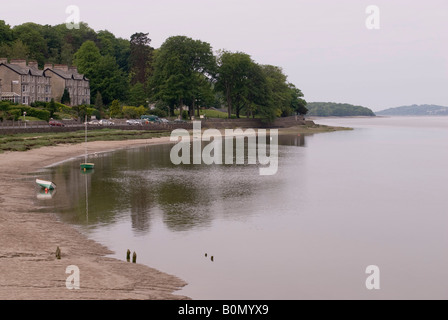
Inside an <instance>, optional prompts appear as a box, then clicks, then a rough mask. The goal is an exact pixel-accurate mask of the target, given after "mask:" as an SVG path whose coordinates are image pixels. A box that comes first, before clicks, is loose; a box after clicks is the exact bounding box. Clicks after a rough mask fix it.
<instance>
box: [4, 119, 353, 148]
mask: <svg viewBox="0 0 448 320" xmlns="http://www.w3.org/2000/svg"><path fill="white" fill-rule="evenodd" d="M340 130H351V128H343V127H331V126H324V125H313V126H295V127H290V128H284V129H280V130H279V133H280V134H313V133H322V132H333V131H340ZM170 134H171V132H169V131H141V130H118V129H101V130H92V131H91V132H89V135H88V139H87V140H88V141H89V142H91V141H114V140H131V139H151V138H158V137H164V136H169V135H170ZM84 141H85V132H84V130H80V131H74V132H59V133H22V134H15V135H0V153H3V152H5V151H26V150H31V149H36V148H41V147H47V146H55V145H58V144H76V143H83V142H84Z"/></svg>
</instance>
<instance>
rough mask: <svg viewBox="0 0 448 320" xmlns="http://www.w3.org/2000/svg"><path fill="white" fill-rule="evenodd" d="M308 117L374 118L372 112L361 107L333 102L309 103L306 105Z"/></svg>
mask: <svg viewBox="0 0 448 320" xmlns="http://www.w3.org/2000/svg"><path fill="white" fill-rule="evenodd" d="M307 108H308V109H309V111H308V115H309V116H316V117H357V116H358V117H359V116H364V117H374V116H375V113H373V111H372V110H370V109H369V108H366V107H362V106H354V105H351V104H347V103H335V102H310V103H308V105H307Z"/></svg>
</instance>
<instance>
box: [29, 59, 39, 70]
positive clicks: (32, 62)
mask: <svg viewBox="0 0 448 320" xmlns="http://www.w3.org/2000/svg"><path fill="white" fill-rule="evenodd" d="M28 67H30V68H33V69H39V65H38V64H37V61H28Z"/></svg>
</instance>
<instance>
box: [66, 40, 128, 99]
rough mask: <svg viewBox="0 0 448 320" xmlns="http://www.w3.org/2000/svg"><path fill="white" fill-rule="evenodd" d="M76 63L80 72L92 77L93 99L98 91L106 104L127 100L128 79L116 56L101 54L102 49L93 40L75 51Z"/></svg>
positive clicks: (91, 90)
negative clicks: (117, 100) (116, 100)
mask: <svg viewBox="0 0 448 320" xmlns="http://www.w3.org/2000/svg"><path fill="white" fill-rule="evenodd" d="M74 58H75V59H74V63H75V65H76V66H77V67H78V70H79V72H81V73H83V74H85V75H86V76H87V78H89V79H90V92H91V100H92V101H94V99H95V97H96V94H97V92H98V91H100V92H101V94H102V97H103V101H104V103H105V104H109V103H111V102H112V101H113V100H114V99H119V100H125V99H126V97H127V94H128V90H129V89H128V80H127V77H126V74H125V72H123V70H121V69H120V67H119V66H118V64H117V62H116V60H115V58H114V57H113V56H110V55H106V56H104V57H103V56H101V53H100V49H99V48H98V47H97V46H96V44H95V43H94V42H93V41H86V42H84V44H83V45H82V46H81V48H79V50H78V51H77V52H76V53H75V56H74Z"/></svg>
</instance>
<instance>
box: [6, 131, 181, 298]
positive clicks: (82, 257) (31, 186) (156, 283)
mask: <svg viewBox="0 0 448 320" xmlns="http://www.w3.org/2000/svg"><path fill="white" fill-rule="evenodd" d="M168 141H169V137H162V138H154V139H150V140H147V139H144V140H127V141H97V142H89V144H88V148H89V150H95V151H97V152H107V151H112V150H116V149H121V148H130V147H138V146H143V145H148V144H157V143H167V142H168ZM84 150H85V145H84V144H77V145H58V146H54V147H43V148H39V149H33V150H30V151H26V152H8V153H4V154H0V181H1V182H2V187H1V190H0V208H1V209H0V243H1V247H0V299H2V300H18V299H25V300H53V299H63V300H69V299H87V300H91V299H102V300H111V299H113V300H115V299H119V300H122V299H154V300H156V299H164V300H174V299H188V297H184V296H178V295H175V294H174V293H173V292H175V291H177V290H179V289H180V288H182V287H183V286H185V285H186V282H185V281H183V280H181V279H179V278H177V277H175V276H172V275H169V274H166V273H163V272H161V271H158V270H155V269H152V268H149V267H147V266H144V265H141V264H138V263H137V264H133V263H128V262H126V261H120V260H117V259H112V258H109V257H107V255H108V254H110V253H111V252H110V251H109V250H108V249H107V248H106V247H104V246H102V245H100V244H98V243H96V242H94V241H92V240H89V239H88V238H87V237H85V236H84V235H82V234H81V233H80V232H78V231H77V230H75V229H74V228H73V227H71V226H69V225H67V224H64V223H62V222H60V221H58V219H57V217H56V216H54V215H53V214H49V213H43V212H38V211H36V207H35V204H34V202H33V200H34V197H35V188H36V187H35V183H34V179H35V175H33V173H35V172H37V171H38V170H39V169H41V168H43V167H46V166H49V165H51V164H54V163H57V162H61V161H64V160H67V159H70V158H73V157H79V156H82V155H83V154H84ZM58 246H59V247H60V249H61V251H62V258H61V259H56V255H55V252H56V249H57V247H58ZM71 265H75V266H77V267H78V268H79V270H80V289H79V290H69V289H67V287H66V279H67V277H69V276H70V274H66V268H67V267H68V266H71Z"/></svg>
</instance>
